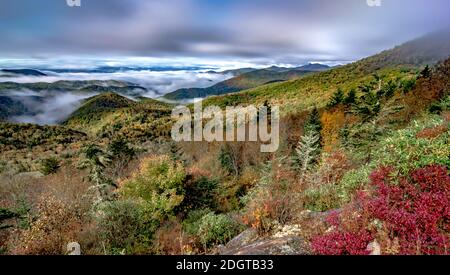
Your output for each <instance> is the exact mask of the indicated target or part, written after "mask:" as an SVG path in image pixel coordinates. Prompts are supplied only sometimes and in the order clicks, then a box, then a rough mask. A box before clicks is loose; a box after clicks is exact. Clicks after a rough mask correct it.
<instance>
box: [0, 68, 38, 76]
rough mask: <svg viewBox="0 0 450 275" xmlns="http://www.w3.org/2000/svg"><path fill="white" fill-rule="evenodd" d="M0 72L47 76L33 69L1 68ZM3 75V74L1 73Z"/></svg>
mask: <svg viewBox="0 0 450 275" xmlns="http://www.w3.org/2000/svg"><path fill="white" fill-rule="evenodd" d="M0 73H5V74H7V76H8V75H12V76H14V75H21V76H47V74H45V73H43V72H41V71H39V70H34V69H1V70H0ZM0 76H1V74H0ZM3 76H4V75H3Z"/></svg>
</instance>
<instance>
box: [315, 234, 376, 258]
mask: <svg viewBox="0 0 450 275" xmlns="http://www.w3.org/2000/svg"><path fill="white" fill-rule="evenodd" d="M372 240H373V237H372V235H371V234H370V233H369V232H368V231H361V232H356V233H353V232H345V231H336V232H330V233H329V234H327V235H324V236H318V237H316V238H314V241H313V243H312V248H313V250H314V251H315V252H316V253H317V254H321V255H368V254H369V251H368V250H367V245H368V244H369V242H370V241H372Z"/></svg>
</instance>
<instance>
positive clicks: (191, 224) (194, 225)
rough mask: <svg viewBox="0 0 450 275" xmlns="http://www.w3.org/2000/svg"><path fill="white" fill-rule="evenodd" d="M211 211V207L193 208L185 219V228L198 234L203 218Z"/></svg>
mask: <svg viewBox="0 0 450 275" xmlns="http://www.w3.org/2000/svg"><path fill="white" fill-rule="evenodd" d="M209 213H211V210H209V209H200V210H193V211H191V212H189V213H188V215H187V216H186V219H185V220H184V221H183V230H184V231H185V232H186V233H187V234H189V235H191V236H198V232H199V229H200V225H201V223H202V218H203V217H204V216H206V215H207V214H209Z"/></svg>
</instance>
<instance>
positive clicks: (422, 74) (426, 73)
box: [420, 65, 431, 78]
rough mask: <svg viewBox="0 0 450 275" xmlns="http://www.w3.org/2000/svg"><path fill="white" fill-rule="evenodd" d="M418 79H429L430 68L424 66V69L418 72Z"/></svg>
mask: <svg viewBox="0 0 450 275" xmlns="http://www.w3.org/2000/svg"><path fill="white" fill-rule="evenodd" d="M420 77H422V78H430V77H431V69H430V66H428V65H426V66H425V68H424V69H423V70H422V71H421V72H420Z"/></svg>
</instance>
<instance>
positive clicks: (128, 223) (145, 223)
mask: <svg viewBox="0 0 450 275" xmlns="http://www.w3.org/2000/svg"><path fill="white" fill-rule="evenodd" d="M100 213H101V215H99V216H98V217H97V223H98V227H99V230H100V236H101V239H102V240H103V242H104V243H105V245H106V248H107V253H108V254H142V253H149V251H150V248H151V239H152V237H153V234H154V232H155V231H156V229H157V226H158V224H157V223H155V222H154V221H153V220H148V219H146V217H147V215H145V209H144V208H143V207H142V206H141V205H140V204H138V203H136V202H133V201H130V200H124V201H116V202H106V203H103V204H101V207H100Z"/></svg>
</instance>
